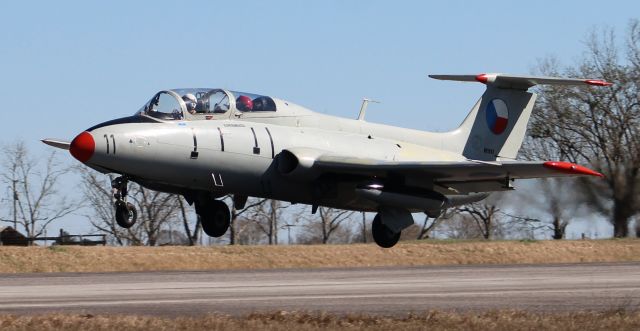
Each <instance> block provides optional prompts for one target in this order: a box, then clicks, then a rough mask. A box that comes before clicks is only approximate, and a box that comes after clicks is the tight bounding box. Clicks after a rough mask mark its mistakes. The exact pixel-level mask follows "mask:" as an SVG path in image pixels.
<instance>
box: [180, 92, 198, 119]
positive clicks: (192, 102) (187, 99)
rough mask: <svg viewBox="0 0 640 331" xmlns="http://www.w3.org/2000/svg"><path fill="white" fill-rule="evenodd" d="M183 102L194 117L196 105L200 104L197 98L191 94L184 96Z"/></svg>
mask: <svg viewBox="0 0 640 331" xmlns="http://www.w3.org/2000/svg"><path fill="white" fill-rule="evenodd" d="M182 100H183V101H184V104H185V105H186V106H187V111H188V112H189V114H192V115H193V114H195V113H196V105H197V104H198V100H197V99H196V96H195V95H193V94H191V93H187V94H185V95H183V96H182Z"/></svg>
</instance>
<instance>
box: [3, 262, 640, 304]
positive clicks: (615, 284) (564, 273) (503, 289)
mask: <svg viewBox="0 0 640 331" xmlns="http://www.w3.org/2000/svg"><path fill="white" fill-rule="evenodd" d="M639 303H640V263H602V264H563V265H499V266H491V265H475V266H430V267H399V268H398V267H388V268H353V269H317V270H308V269H306V270H262V271H197V272H192V271H184V272H137V273H64V274H55V273H53V274H0V313H40V312H80V313H92V314H97V313H101V314H104V313H131V314H162V315H182V314H200V313H209V312H220V313H230V314H237V313H248V312H253V311H274V310H313V311H316V310H322V311H332V312H341V313H342V312H365V313H384V314H394V313H405V312H409V311H422V310H427V309H487V308H520V309H533V310H544V311H558V310H579V309H612V308H618V307H625V308H628V307H629V306H633V307H636V306H637V305H638V304H639Z"/></svg>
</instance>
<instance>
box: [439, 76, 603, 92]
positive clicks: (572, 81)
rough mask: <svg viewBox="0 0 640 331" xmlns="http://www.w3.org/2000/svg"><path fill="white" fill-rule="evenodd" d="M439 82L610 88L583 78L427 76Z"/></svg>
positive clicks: (515, 86) (521, 88)
mask: <svg viewBox="0 0 640 331" xmlns="http://www.w3.org/2000/svg"><path fill="white" fill-rule="evenodd" d="M429 77H431V78H434V79H440V80H453V81H459V82H480V83H483V84H486V85H491V86H495V87H500V88H510V89H518V90H526V89H528V88H530V87H532V86H535V85H584V86H589V85H591V86H610V85H612V84H611V83H609V82H606V81H603V80H600V79H584V78H558V77H536V76H516V75H507V74H480V75H429Z"/></svg>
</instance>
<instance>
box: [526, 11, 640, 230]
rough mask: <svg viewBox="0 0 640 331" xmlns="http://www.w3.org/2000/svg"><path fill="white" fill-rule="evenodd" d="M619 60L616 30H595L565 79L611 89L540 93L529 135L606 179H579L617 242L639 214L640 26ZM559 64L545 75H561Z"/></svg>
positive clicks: (546, 67)
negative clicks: (598, 81)
mask: <svg viewBox="0 0 640 331" xmlns="http://www.w3.org/2000/svg"><path fill="white" fill-rule="evenodd" d="M624 50H625V53H626V54H625V55H624V56H621V55H620V52H619V48H618V47H617V45H616V38H615V34H614V32H613V31H612V30H609V29H607V30H602V31H600V32H598V31H594V32H593V33H592V34H591V35H590V37H589V39H588V40H587V51H586V53H585V58H584V59H583V60H581V61H580V63H578V64H577V65H576V66H573V67H566V68H565V69H564V70H563V71H564V74H566V75H570V76H580V77H601V78H604V79H606V80H608V81H611V82H613V83H614V85H613V86H612V87H610V88H593V89H579V88H567V87H557V86H547V87H543V88H541V89H540V90H541V92H542V93H541V98H540V102H539V103H538V107H537V108H538V109H537V111H534V112H533V118H532V123H531V126H530V131H529V136H530V137H531V138H532V139H542V140H544V141H545V143H547V144H550V145H551V146H552V147H553V148H554V149H557V150H558V151H560V153H561V155H562V156H565V157H566V158H567V159H568V160H569V161H572V162H576V163H582V164H588V165H591V166H592V167H594V168H595V169H596V170H598V171H600V172H602V173H603V174H604V175H605V176H606V179H604V180H589V179H580V180H579V181H578V183H580V184H581V191H583V192H584V193H585V197H586V198H585V199H586V202H587V203H588V204H589V205H590V206H591V207H592V208H593V209H594V210H596V211H597V212H600V213H602V214H603V215H607V217H608V219H609V221H610V222H611V224H612V225H613V228H614V236H615V237H626V236H627V235H628V231H629V220H630V219H632V217H633V216H634V215H636V214H637V213H638V212H639V211H640V194H638V188H639V184H640V22H639V21H637V20H634V21H632V22H631V24H630V27H629V32H628V35H627V40H626V43H625V49H624ZM558 68H559V65H558V64H557V61H553V60H552V59H547V60H546V61H542V62H541V63H540V65H539V66H538V70H539V71H541V72H542V73H543V74H547V75H556V74H558V73H559V72H560V69H558Z"/></svg>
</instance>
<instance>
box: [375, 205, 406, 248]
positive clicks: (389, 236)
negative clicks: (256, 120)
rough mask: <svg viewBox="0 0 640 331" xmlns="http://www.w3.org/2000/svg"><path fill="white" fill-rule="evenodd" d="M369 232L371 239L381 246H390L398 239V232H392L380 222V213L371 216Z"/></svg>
mask: <svg viewBox="0 0 640 331" xmlns="http://www.w3.org/2000/svg"><path fill="white" fill-rule="evenodd" d="M371 234H372V235H373V240H374V241H375V242H376V244H378V246H380V247H382V248H391V247H393V246H395V244H397V243H398V240H400V232H393V230H391V229H389V228H388V227H387V226H386V225H384V224H383V223H382V220H381V216H380V213H378V214H377V215H376V217H374V218H373V223H371Z"/></svg>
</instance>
